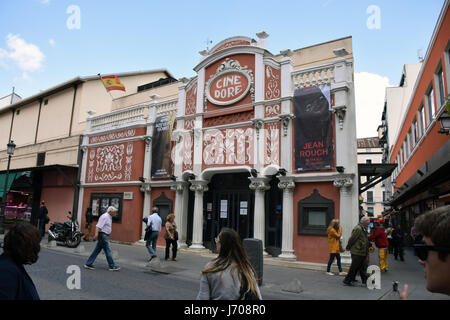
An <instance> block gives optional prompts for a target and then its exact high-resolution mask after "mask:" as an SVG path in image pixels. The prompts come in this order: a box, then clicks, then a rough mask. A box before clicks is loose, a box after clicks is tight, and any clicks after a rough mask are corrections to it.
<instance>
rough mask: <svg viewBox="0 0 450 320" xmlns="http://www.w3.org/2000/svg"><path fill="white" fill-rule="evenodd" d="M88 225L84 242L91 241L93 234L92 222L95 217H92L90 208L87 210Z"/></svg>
mask: <svg viewBox="0 0 450 320" xmlns="http://www.w3.org/2000/svg"><path fill="white" fill-rule="evenodd" d="M85 218H86V225H85V232H84V238H83V239H84V240H85V241H89V240H90V238H91V233H92V221H93V218H94V216H93V215H92V208H91V207H89V208H87V209H86V215H85Z"/></svg>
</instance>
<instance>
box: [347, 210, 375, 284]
mask: <svg viewBox="0 0 450 320" xmlns="http://www.w3.org/2000/svg"><path fill="white" fill-rule="evenodd" d="M369 223H370V219H369V217H366V216H364V217H362V218H361V220H360V223H359V224H358V225H357V226H356V227H354V228H353V230H352V234H351V236H350V239H348V243H347V247H346V249H347V250H349V251H350V253H351V257H352V263H351V265H350V270H349V271H348V274H347V276H346V277H345V279H344V281H343V282H344V285H346V286H352V285H353V284H352V281H356V274H357V273H359V275H360V277H361V282H362V284H363V285H366V282H367V278H368V276H367V257H368V254H369V239H368V237H367V226H368V225H369Z"/></svg>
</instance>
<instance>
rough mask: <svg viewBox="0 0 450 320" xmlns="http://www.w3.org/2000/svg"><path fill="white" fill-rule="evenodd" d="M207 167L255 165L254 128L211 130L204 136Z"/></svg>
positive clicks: (205, 164)
mask: <svg viewBox="0 0 450 320" xmlns="http://www.w3.org/2000/svg"><path fill="white" fill-rule="evenodd" d="M203 146H204V147H203V164H204V166H205V167H210V166H215V165H219V166H223V165H244V164H253V163H254V158H253V156H254V143H253V128H251V127H247V128H232V129H225V130H218V129H209V130H206V131H205V132H204V134H203Z"/></svg>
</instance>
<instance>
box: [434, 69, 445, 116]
mask: <svg viewBox="0 0 450 320" xmlns="http://www.w3.org/2000/svg"><path fill="white" fill-rule="evenodd" d="M434 79H435V82H434V83H436V87H437V92H436V93H437V97H436V101H437V103H438V109H440V108H441V107H442V106H443V105H444V103H445V91H444V72H443V70H442V64H439V67H438V69H437V71H436V73H435V74H434Z"/></svg>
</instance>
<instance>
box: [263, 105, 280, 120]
mask: <svg viewBox="0 0 450 320" xmlns="http://www.w3.org/2000/svg"><path fill="white" fill-rule="evenodd" d="M280 114H281V104H279V103H276V104H270V105H267V106H265V107H264V117H265V118H271V117H276V116H278V115H280Z"/></svg>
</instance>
